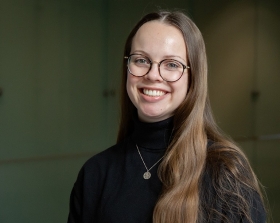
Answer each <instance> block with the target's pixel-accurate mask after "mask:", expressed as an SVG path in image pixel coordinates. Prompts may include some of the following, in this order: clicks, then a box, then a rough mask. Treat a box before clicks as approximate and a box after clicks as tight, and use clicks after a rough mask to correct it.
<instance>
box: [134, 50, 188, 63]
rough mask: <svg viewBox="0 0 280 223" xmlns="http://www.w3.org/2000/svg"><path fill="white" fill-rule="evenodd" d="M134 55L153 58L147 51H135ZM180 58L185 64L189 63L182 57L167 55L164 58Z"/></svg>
mask: <svg viewBox="0 0 280 223" xmlns="http://www.w3.org/2000/svg"><path fill="white" fill-rule="evenodd" d="M133 53H135V54H138V53H139V54H143V56H146V57H149V58H150V57H151V56H150V55H149V53H147V52H145V51H142V50H135V51H134V52H133ZM174 57H175V58H179V59H181V60H183V61H184V62H185V63H187V61H186V60H185V59H183V58H182V57H180V56H177V55H165V56H164V58H174Z"/></svg>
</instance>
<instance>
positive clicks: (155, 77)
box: [146, 62, 163, 81]
mask: <svg viewBox="0 0 280 223" xmlns="http://www.w3.org/2000/svg"><path fill="white" fill-rule="evenodd" d="M146 78H147V79H149V80H151V81H163V79H162V77H161V76H160V73H159V64H158V63H157V62H153V63H151V69H150V71H149V72H148V73H147V75H146Z"/></svg>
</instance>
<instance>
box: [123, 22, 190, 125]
mask: <svg viewBox="0 0 280 223" xmlns="http://www.w3.org/2000/svg"><path fill="white" fill-rule="evenodd" d="M130 53H131V54H136V53H137V54H142V55H144V56H146V57H148V58H149V59H150V60H151V61H153V62H160V61H162V60H164V59H174V60H177V61H179V62H181V63H183V64H184V65H187V52H186V45H185V41H184V38H183V35H182V33H181V31H180V30H178V29H177V28H175V27H173V26H170V25H167V24H164V23H161V22H159V21H151V22H147V23H145V24H144V25H143V26H141V27H140V29H139V30H138V31H137V33H136V34H135V36H134V38H133V41H132V46H131V52H130ZM187 72H188V71H187V69H185V70H184V73H183V75H182V77H181V78H180V79H179V80H178V81H176V82H166V81H164V80H163V79H162V78H161V76H160V74H159V70H158V64H156V63H154V64H153V65H152V68H151V70H150V72H149V73H148V74H147V75H145V76H143V77H135V76H133V75H131V74H130V73H129V72H128V73H127V84H126V88H127V93H128V95H129V98H130V100H131V101H132V103H133V104H134V106H135V107H136V108H137V110H138V116H139V119H140V120H141V121H144V122H157V121H161V120H164V119H166V118H169V117H170V116H172V115H173V114H174V111H175V109H176V108H177V107H178V106H179V105H180V104H181V103H182V102H183V100H184V99H185V97H186V95H187V91H188V73H187Z"/></svg>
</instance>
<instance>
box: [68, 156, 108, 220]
mask: <svg viewBox="0 0 280 223" xmlns="http://www.w3.org/2000/svg"><path fill="white" fill-rule="evenodd" d="M101 172H102V171H101V170H100V166H99V165H98V162H96V159H95V158H91V159H90V160H88V161H87V162H86V163H85V165H84V166H83V167H82V169H81V170H80V172H79V174H78V177H77V180H76V182H75V184H74V186H73V189H72V192H71V195H70V207H69V208H70V210H69V215H68V221H67V222H68V223H81V222H82V223H92V222H94V220H96V219H98V216H97V212H98V208H99V202H100V195H101V191H102V183H101V182H102V178H101V176H102V175H103V174H102V173H101Z"/></svg>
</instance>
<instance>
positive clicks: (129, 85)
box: [126, 75, 134, 103]
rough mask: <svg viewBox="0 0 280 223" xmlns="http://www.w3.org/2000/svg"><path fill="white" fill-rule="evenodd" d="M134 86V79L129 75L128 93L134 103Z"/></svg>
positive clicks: (127, 82)
mask: <svg viewBox="0 0 280 223" xmlns="http://www.w3.org/2000/svg"><path fill="white" fill-rule="evenodd" d="M133 85H134V82H133V78H131V75H128V76H127V79H126V92H127V94H128V97H129V98H130V100H131V101H132V102H133V103H134V97H133Z"/></svg>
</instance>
